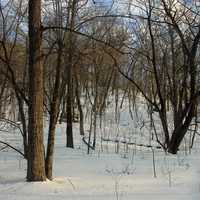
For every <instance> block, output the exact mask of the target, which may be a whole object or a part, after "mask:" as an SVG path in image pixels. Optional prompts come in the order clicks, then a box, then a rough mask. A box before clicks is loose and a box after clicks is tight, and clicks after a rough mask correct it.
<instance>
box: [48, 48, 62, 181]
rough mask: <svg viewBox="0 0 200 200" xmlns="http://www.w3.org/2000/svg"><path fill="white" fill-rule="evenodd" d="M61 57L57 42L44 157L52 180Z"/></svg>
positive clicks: (49, 177)
mask: <svg viewBox="0 0 200 200" xmlns="http://www.w3.org/2000/svg"><path fill="white" fill-rule="evenodd" d="M61 59H62V46H61V44H59V50H58V57H57V67H56V80H55V83H54V90H53V100H52V102H51V107H50V122H49V133H48V144H47V153H46V159H45V170H46V176H47V178H48V179H50V180H52V178H53V177H52V169H53V155H54V143H55V131H56V124H57V121H58V115H59V107H60V102H61V96H60V95H61V94H60V88H61V82H60V79H61Z"/></svg>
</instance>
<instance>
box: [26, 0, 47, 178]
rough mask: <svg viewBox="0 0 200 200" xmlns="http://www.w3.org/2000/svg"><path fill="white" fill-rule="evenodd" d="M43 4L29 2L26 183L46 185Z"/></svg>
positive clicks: (34, 1) (34, 0)
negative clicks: (39, 182)
mask: <svg viewBox="0 0 200 200" xmlns="http://www.w3.org/2000/svg"><path fill="white" fill-rule="evenodd" d="M41 42H42V33H41V0H29V111H28V114H29V119H28V120H29V121H28V145H29V149H28V166H27V181H45V180H46V175H45V159H44V145H43V66H42V63H41Z"/></svg>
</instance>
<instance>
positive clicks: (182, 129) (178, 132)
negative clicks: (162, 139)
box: [168, 103, 195, 154]
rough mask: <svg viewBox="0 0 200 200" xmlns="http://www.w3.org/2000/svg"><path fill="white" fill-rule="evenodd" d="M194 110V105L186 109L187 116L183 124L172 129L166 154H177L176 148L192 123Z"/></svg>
mask: <svg viewBox="0 0 200 200" xmlns="http://www.w3.org/2000/svg"><path fill="white" fill-rule="evenodd" d="M194 109H195V105H194V104H193V103H192V105H190V106H189V108H188V110H189V111H188V115H187V117H186V119H185V121H184V123H180V124H181V125H179V127H177V128H175V129H174V132H173V133H172V137H171V140H170V143H169V147H168V152H169V153H172V154H176V153H177V152H178V148H179V146H180V144H181V142H182V140H183V138H184V136H185V134H186V133H187V130H188V128H189V126H190V123H191V121H192V118H193V117H194Z"/></svg>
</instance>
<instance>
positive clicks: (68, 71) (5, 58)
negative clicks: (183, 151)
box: [0, 0, 200, 181]
mask: <svg viewBox="0 0 200 200" xmlns="http://www.w3.org/2000/svg"><path fill="white" fill-rule="evenodd" d="M199 43H200V8H199V5H198V3H196V2H195V1H194V2H193V3H191V2H187V1H184V0H180V1H179V0H160V1H157V0H132V1H131V0H129V1H120V0H119V1H117V0H112V1H105V2H104V3H102V1H101V2H99V1H98V0H97V1H92V0H91V1H90V0H44V1H42V0H29V1H25V0H1V1H0V80H1V81H0V121H2V122H6V123H12V124H14V125H16V126H18V124H17V122H19V121H20V132H21V135H22V138H23V147H24V148H23V151H21V152H20V153H21V154H22V155H23V156H24V158H25V159H27V181H45V180H46V179H50V180H52V179H53V160H54V144H55V135H56V126H57V124H58V123H62V122H65V123H66V147H69V148H74V142H73V139H74V135H73V123H74V122H78V123H79V131H80V135H82V138H83V142H84V144H86V145H87V147H88V153H89V152H90V150H93V149H95V146H96V138H97V131H96V129H97V121H98V120H100V121H101V117H102V116H103V114H104V113H105V112H106V110H107V107H108V106H109V96H111V95H112V96H113V101H115V114H116V119H115V120H116V122H117V115H118V113H119V112H120V107H123V99H124V98H128V99H129V104H130V105H129V107H130V115H131V113H132V112H134V107H137V106H139V105H138V103H137V101H136V98H137V97H141V98H142V99H143V100H144V102H145V104H146V105H147V109H148V113H149V116H150V120H151V125H152V127H153V130H154V136H153V137H154V140H156V141H157V143H158V145H159V146H160V147H161V148H162V149H163V151H166V152H169V153H172V154H176V153H177V152H178V149H179V147H180V145H181V143H182V142H183V139H184V137H185V135H186V133H187V132H188V130H189V129H190V126H191V124H192V125H193V126H197V123H198V115H199V109H198V102H199V96H200V82H199V80H200V72H199V70H200V67H199V66H200V63H199V53H200V51H199V50H200V49H199ZM120 97H122V98H120ZM155 115H156V116H158V118H159V121H160V124H161V127H162V131H160V132H158V131H157V129H156V126H155V123H154V118H155ZM169 118H170V119H169ZM45 119H48V120H47V121H48V137H47V145H44V143H46V142H45V141H44V122H46V121H45ZM86 119H89V124H90V127H89V131H86V130H85V120H86ZM169 120H172V121H173V125H171V124H170V123H169ZM100 124H101V123H100ZM195 134H196V132H195V131H194V133H193V135H192V137H191V138H192V139H191V140H192V141H191V148H192V145H193V142H194V140H195ZM0 142H1V143H3V144H6V145H9V143H5V141H0ZM9 146H10V148H15V147H13V146H11V145H9ZM63 148H64V147H63ZM15 150H17V151H18V149H15Z"/></svg>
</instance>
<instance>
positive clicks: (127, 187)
mask: <svg viewBox="0 0 200 200" xmlns="http://www.w3.org/2000/svg"><path fill="white" fill-rule="evenodd" d="M110 113H111V112H110ZM110 113H109V114H110ZM110 115H111V114H110ZM110 118H112V116H110ZM121 118H123V120H124V121H125V122H126V123H129V124H131V123H132V126H129V127H128V128H126V125H124V123H123V122H122V123H121V125H120V129H119V130H118V131H119V134H120V132H126V133H127V134H125V136H126V137H129V136H130V134H133V130H136V131H135V132H134V134H135V136H134V137H132V135H131V136H130V138H131V139H134V141H135V140H138V141H139V138H140V137H139V136H138V135H137V134H139V135H140V136H141V132H142V131H143V133H142V134H143V135H144V136H143V140H142V139H140V141H139V142H143V143H145V142H146V143H147V142H148V140H146V138H148V137H145V135H146V132H147V131H148V128H146V129H142V131H141V130H140V129H137V127H136V125H134V123H133V122H131V119H128V115H127V114H126V113H121ZM106 120H107V121H106V122H105V123H104V124H103V126H104V129H105V131H104V137H106V134H107V136H108V134H109V138H111V137H112V136H113V138H115V137H116V135H117V134H116V132H115V131H116V130H117V126H115V125H114V124H110V122H109V120H108V119H106ZM47 127H48V126H47ZM134 127H135V129H134ZM78 130H79V129H78V124H75V128H74V133H75V136H74V138H75V149H69V148H66V147H65V124H64V123H63V124H61V125H60V124H58V128H57V131H56V144H55V161H54V180H53V181H49V180H48V181H46V182H42V183H40V182H34V183H28V182H26V161H25V160H24V159H23V158H22V157H21V156H20V155H19V154H17V153H16V152H14V151H12V150H11V149H8V148H6V149H4V150H3V151H0V200H27V199H28V200H61V199H63V200H64V199H65V200H86V199H87V200H199V199H200V156H199V155H200V149H199V143H198V138H197V140H196V143H195V145H194V148H193V149H192V151H191V154H190V153H189V152H188V151H187V152H185V151H183V150H181V151H180V152H179V154H178V155H166V154H165V153H164V152H163V151H162V150H161V149H154V154H155V168H156V177H154V173H153V153H152V149H151V148H145V147H136V146H135V145H129V146H128V149H126V145H124V144H120V151H119V153H118V154H117V153H115V147H116V144H113V143H112V142H102V145H101V143H100V137H98V143H97V148H96V151H92V150H91V153H90V154H89V155H87V149H86V146H85V144H83V143H82V140H81V137H80V136H79V135H78V132H79V131H78ZM106 131H107V132H106ZM137 131H139V133H137V134H136V132H137ZM100 132H101V131H100V130H99V129H98V136H100V135H101V134H100ZM119 134H118V135H117V136H119V138H123V137H125V136H124V133H123V134H122V135H119ZM0 138H1V139H2V140H5V139H6V141H7V142H9V143H11V144H12V145H15V146H17V147H18V148H19V147H20V144H21V143H20V138H21V136H20V134H19V133H17V130H9V133H4V132H2V133H0ZM1 146H2V145H1ZM186 153H187V154H186Z"/></svg>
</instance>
